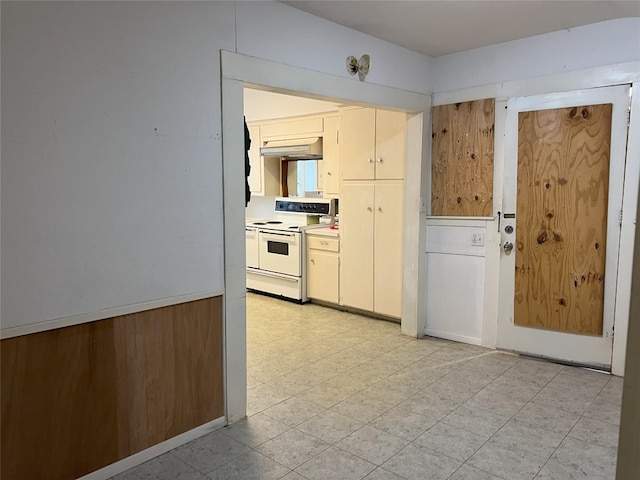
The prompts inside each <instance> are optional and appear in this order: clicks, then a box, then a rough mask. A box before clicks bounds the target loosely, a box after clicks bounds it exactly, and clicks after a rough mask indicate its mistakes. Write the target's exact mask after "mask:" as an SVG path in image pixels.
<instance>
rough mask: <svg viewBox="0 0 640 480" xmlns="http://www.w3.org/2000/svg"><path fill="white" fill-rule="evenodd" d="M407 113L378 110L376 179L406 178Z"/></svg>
mask: <svg viewBox="0 0 640 480" xmlns="http://www.w3.org/2000/svg"><path fill="white" fill-rule="evenodd" d="M406 122H407V114H406V113H402V112H391V111H388V110H376V179H377V180H396V179H397V180H400V179H402V178H404V157H405V143H406V141H405V136H406Z"/></svg>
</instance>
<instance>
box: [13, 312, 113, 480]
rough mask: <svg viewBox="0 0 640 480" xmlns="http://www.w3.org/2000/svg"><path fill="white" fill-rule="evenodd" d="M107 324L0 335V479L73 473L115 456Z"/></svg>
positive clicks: (110, 346) (62, 476)
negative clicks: (0, 405)
mask: <svg viewBox="0 0 640 480" xmlns="http://www.w3.org/2000/svg"><path fill="white" fill-rule="evenodd" d="M112 338H113V324H112V322H109V321H107V322H95V323H90V324H83V325H78V326H75V327H68V328H63V329H59V330H52V331H49V332H42V333H36V334H33V335H26V336H22V337H16V338H11V339H7V340H2V343H1V345H2V352H1V356H2V379H1V382H2V434H1V438H2V452H1V455H2V465H1V468H2V478H3V479H5V480H9V479H26V478H29V479H45V478H47V479H49V478H50V479H69V478H76V477H77V476H80V475H82V474H85V473H89V472H91V471H92V470H95V469H96V468H95V466H96V465H97V466H104V465H108V464H109V463H113V462H114V461H116V460H117V458H118V455H117V450H118V430H117V424H116V422H115V421H114V420H115V418H116V416H117V403H116V399H115V386H116V381H115V375H116V372H115V370H114V368H113V358H114V348H113V341H112Z"/></svg>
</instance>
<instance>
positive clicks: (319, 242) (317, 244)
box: [307, 236, 340, 252]
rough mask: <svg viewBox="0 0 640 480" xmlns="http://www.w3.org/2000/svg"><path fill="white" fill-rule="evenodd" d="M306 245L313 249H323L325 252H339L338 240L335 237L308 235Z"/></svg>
mask: <svg viewBox="0 0 640 480" xmlns="http://www.w3.org/2000/svg"><path fill="white" fill-rule="evenodd" d="M307 245H308V246H309V248H312V249H314V250H324V251H326V252H339V251H340V241H339V240H338V239H337V238H331V237H320V236H315V237H312V236H308V237H307Z"/></svg>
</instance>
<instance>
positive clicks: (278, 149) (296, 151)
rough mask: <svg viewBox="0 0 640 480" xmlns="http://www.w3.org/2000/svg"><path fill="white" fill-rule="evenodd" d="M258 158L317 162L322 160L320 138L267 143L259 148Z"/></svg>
mask: <svg viewBox="0 0 640 480" xmlns="http://www.w3.org/2000/svg"><path fill="white" fill-rule="evenodd" d="M260 156H262V157H281V158H291V159H297V160H319V159H321V158H322V138H320V137H312V138H296V139H293V140H274V141H271V142H267V143H266V145H265V146H264V147H262V148H260Z"/></svg>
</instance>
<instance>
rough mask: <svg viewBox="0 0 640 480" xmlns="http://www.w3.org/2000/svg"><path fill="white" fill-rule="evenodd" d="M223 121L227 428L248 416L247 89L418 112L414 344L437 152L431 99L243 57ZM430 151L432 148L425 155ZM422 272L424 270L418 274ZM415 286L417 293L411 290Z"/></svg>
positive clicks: (411, 253) (406, 205)
mask: <svg viewBox="0 0 640 480" xmlns="http://www.w3.org/2000/svg"><path fill="white" fill-rule="evenodd" d="M222 77H223V78H222V92H223V94H222V98H223V105H222V118H223V157H224V161H223V170H224V202H225V206H224V218H225V374H226V386H227V391H226V405H227V420H228V422H229V423H233V422H235V421H237V420H240V419H241V418H243V417H244V416H245V412H246V398H247V390H246V386H247V371H246V368H247V365H246V345H247V344H246V333H247V332H246V279H245V251H244V250H243V248H244V247H245V241H244V238H245V237H244V234H243V232H244V231H245V230H244V226H245V225H244V222H245V204H244V198H243V197H244V188H242V187H243V184H244V181H245V180H244V168H243V165H242V162H238V161H232V159H237V158H242V157H243V154H242V149H243V144H244V142H243V137H244V132H243V114H244V108H243V103H244V92H245V90H244V89H245V87H250V88H252V89H256V90H266V91H271V92H276V93H284V94H288V95H294V96H299V97H305V98H312V99H316V100H322V101H329V102H335V103H336V104H340V105H345V104H350V105H356V106H363V107H376V106H381V107H382V108H385V109H392V110H397V111H405V112H412V114H411V115H408V120H407V136H408V141H407V145H408V148H407V152H406V169H407V171H408V172H411V174H410V175H409V174H408V175H407V181H406V184H405V191H404V202H403V214H404V219H405V227H404V232H403V250H404V252H405V253H404V257H403V264H404V265H405V266H406V265H411V266H412V268H404V269H403V270H404V273H403V285H404V287H405V288H404V292H403V301H402V304H403V310H402V330H403V332H404V333H408V334H410V335H412V336H422V332H423V331H424V306H422V305H421V300H420V299H421V297H422V296H421V295H419V292H420V290H421V288H424V284H425V275H424V265H423V263H424V261H423V260H424V259H423V255H421V254H420V252H421V251H423V248H421V247H423V246H424V240H425V238H424V237H425V235H424V223H425V219H426V215H425V212H424V211H422V209H421V208H420V207H421V205H424V204H425V202H423V201H421V200H422V199H423V198H425V197H426V185H427V182H426V181H424V178H423V177H424V172H423V169H422V165H423V163H424V162H423V159H425V158H426V151H427V149H428V145H429V134H428V131H427V130H428V119H429V109H430V102H431V99H430V97H429V96H427V95H421V94H415V93H410V92H405V91H401V90H396V89H393V88H389V87H383V86H377V85H369V84H363V83H359V82H354V81H353V80H350V79H347V78H340V77H334V76H331V75H326V74H321V73H318V72H312V71H308V70H304V69H300V68H297V67H290V66H286V65H281V64H277V63H273V62H269V61H265V60H260V59H256V58H252V57H245V56H243V55H238V54H232V53H228V52H222ZM423 146H424V148H423ZM416 266H417V268H416ZM407 285H409V288H407Z"/></svg>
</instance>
